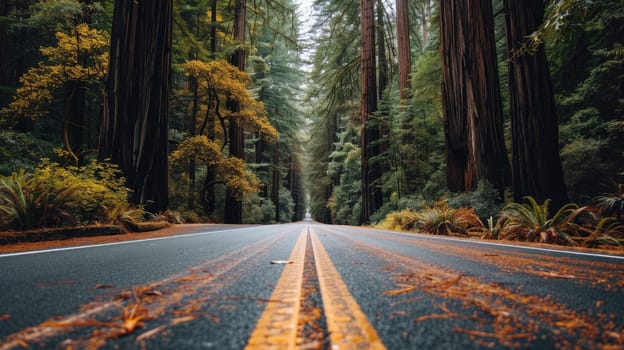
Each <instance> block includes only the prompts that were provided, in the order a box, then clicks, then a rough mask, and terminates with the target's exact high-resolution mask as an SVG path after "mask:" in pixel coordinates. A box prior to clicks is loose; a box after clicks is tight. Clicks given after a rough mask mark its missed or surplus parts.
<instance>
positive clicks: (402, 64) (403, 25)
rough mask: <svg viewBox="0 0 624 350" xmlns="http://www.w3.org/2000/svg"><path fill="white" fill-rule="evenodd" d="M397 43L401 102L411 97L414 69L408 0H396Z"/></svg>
mask: <svg viewBox="0 0 624 350" xmlns="http://www.w3.org/2000/svg"><path fill="white" fill-rule="evenodd" d="M396 8H397V10H396V12H397V41H398V42H397V44H398V49H399V91H400V96H401V104H403V103H405V102H406V101H407V99H408V98H409V97H410V90H411V84H410V73H411V71H412V67H411V66H412V53H411V50H410V38H409V8H408V0H396Z"/></svg>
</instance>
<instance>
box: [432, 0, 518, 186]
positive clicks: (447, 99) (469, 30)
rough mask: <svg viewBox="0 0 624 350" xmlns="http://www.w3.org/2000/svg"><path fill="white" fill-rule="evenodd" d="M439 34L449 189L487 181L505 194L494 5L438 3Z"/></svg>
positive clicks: (481, 0) (469, 0)
mask: <svg viewBox="0 0 624 350" xmlns="http://www.w3.org/2000/svg"><path fill="white" fill-rule="evenodd" d="M440 31H441V36H440V46H441V49H442V105H443V108H444V116H445V119H444V129H445V142H446V157H447V182H448V187H449V189H450V190H451V191H454V192H463V191H471V190H474V189H475V188H476V187H477V184H478V182H479V180H481V179H486V180H488V181H489V182H490V183H492V184H493V185H494V186H495V187H496V188H497V189H498V190H499V191H500V192H501V193H503V191H504V187H505V185H508V184H510V183H511V181H510V175H509V162H508V160H507V153H506V151H505V143H504V137H503V113H502V103H501V96H500V86H499V80H498V69H497V68H496V67H497V63H496V62H497V61H496V48H495V38H494V22H493V15H492V4H491V1H490V0H465V1H440Z"/></svg>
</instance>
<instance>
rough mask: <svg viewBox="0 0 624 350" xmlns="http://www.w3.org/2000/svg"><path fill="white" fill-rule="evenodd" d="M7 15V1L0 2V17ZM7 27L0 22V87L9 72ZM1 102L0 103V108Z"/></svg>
mask: <svg viewBox="0 0 624 350" xmlns="http://www.w3.org/2000/svg"><path fill="white" fill-rule="evenodd" d="M8 13H9V5H8V3H7V0H0V17H5V16H6V15H7V14H8ZM7 29H8V28H7V25H6V23H5V22H4V21H0V86H2V85H7V83H8V81H9V78H8V77H9V71H8V69H9V68H8V66H7V59H8V55H7V53H8V51H7V50H8V45H7V39H8V38H7ZM1 103H2V101H0V106H2V105H1Z"/></svg>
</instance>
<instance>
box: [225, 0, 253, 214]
mask: <svg viewBox="0 0 624 350" xmlns="http://www.w3.org/2000/svg"><path fill="white" fill-rule="evenodd" d="M235 2H236V7H235V9H234V40H236V41H238V43H239V45H240V47H239V48H238V49H237V50H236V51H235V52H234V54H233V55H232V57H230V63H231V64H232V65H234V66H236V67H238V69H240V70H241V71H244V70H245V50H244V49H243V44H244V42H245V22H246V20H247V1H246V0H235ZM228 108H229V109H230V110H231V111H233V112H234V113H237V112H240V111H241V109H242V108H241V106H240V103H238V102H235V101H228ZM228 133H229V137H230V156H231V157H236V158H239V159H245V130H244V128H243V125H242V124H241V123H240V122H239V121H238V119H237V118H232V119H231V120H230V125H229V131H228ZM224 219H225V223H227V224H240V223H242V222H243V204H242V202H241V201H240V200H239V199H237V198H236V197H235V196H234V195H233V194H232V193H231V192H230V191H229V190H228V191H227V193H226V198H225V217H224Z"/></svg>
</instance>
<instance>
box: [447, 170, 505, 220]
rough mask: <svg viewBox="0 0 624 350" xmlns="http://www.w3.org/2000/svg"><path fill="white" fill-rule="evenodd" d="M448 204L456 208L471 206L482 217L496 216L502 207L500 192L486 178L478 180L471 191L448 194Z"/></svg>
mask: <svg viewBox="0 0 624 350" xmlns="http://www.w3.org/2000/svg"><path fill="white" fill-rule="evenodd" d="M448 204H449V206H450V207H452V208H456V209H458V208H473V209H474V211H475V213H477V215H479V217H480V218H482V219H485V218H488V217H490V216H497V215H498V213H499V212H500V211H501V209H502V208H503V201H502V200H501V198H500V193H499V192H498V190H497V189H496V188H494V186H493V185H492V184H491V183H489V182H488V181H486V180H481V181H479V183H478V184H477V188H476V190H474V191H473V192H467V193H452V194H450V195H449V196H448Z"/></svg>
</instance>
